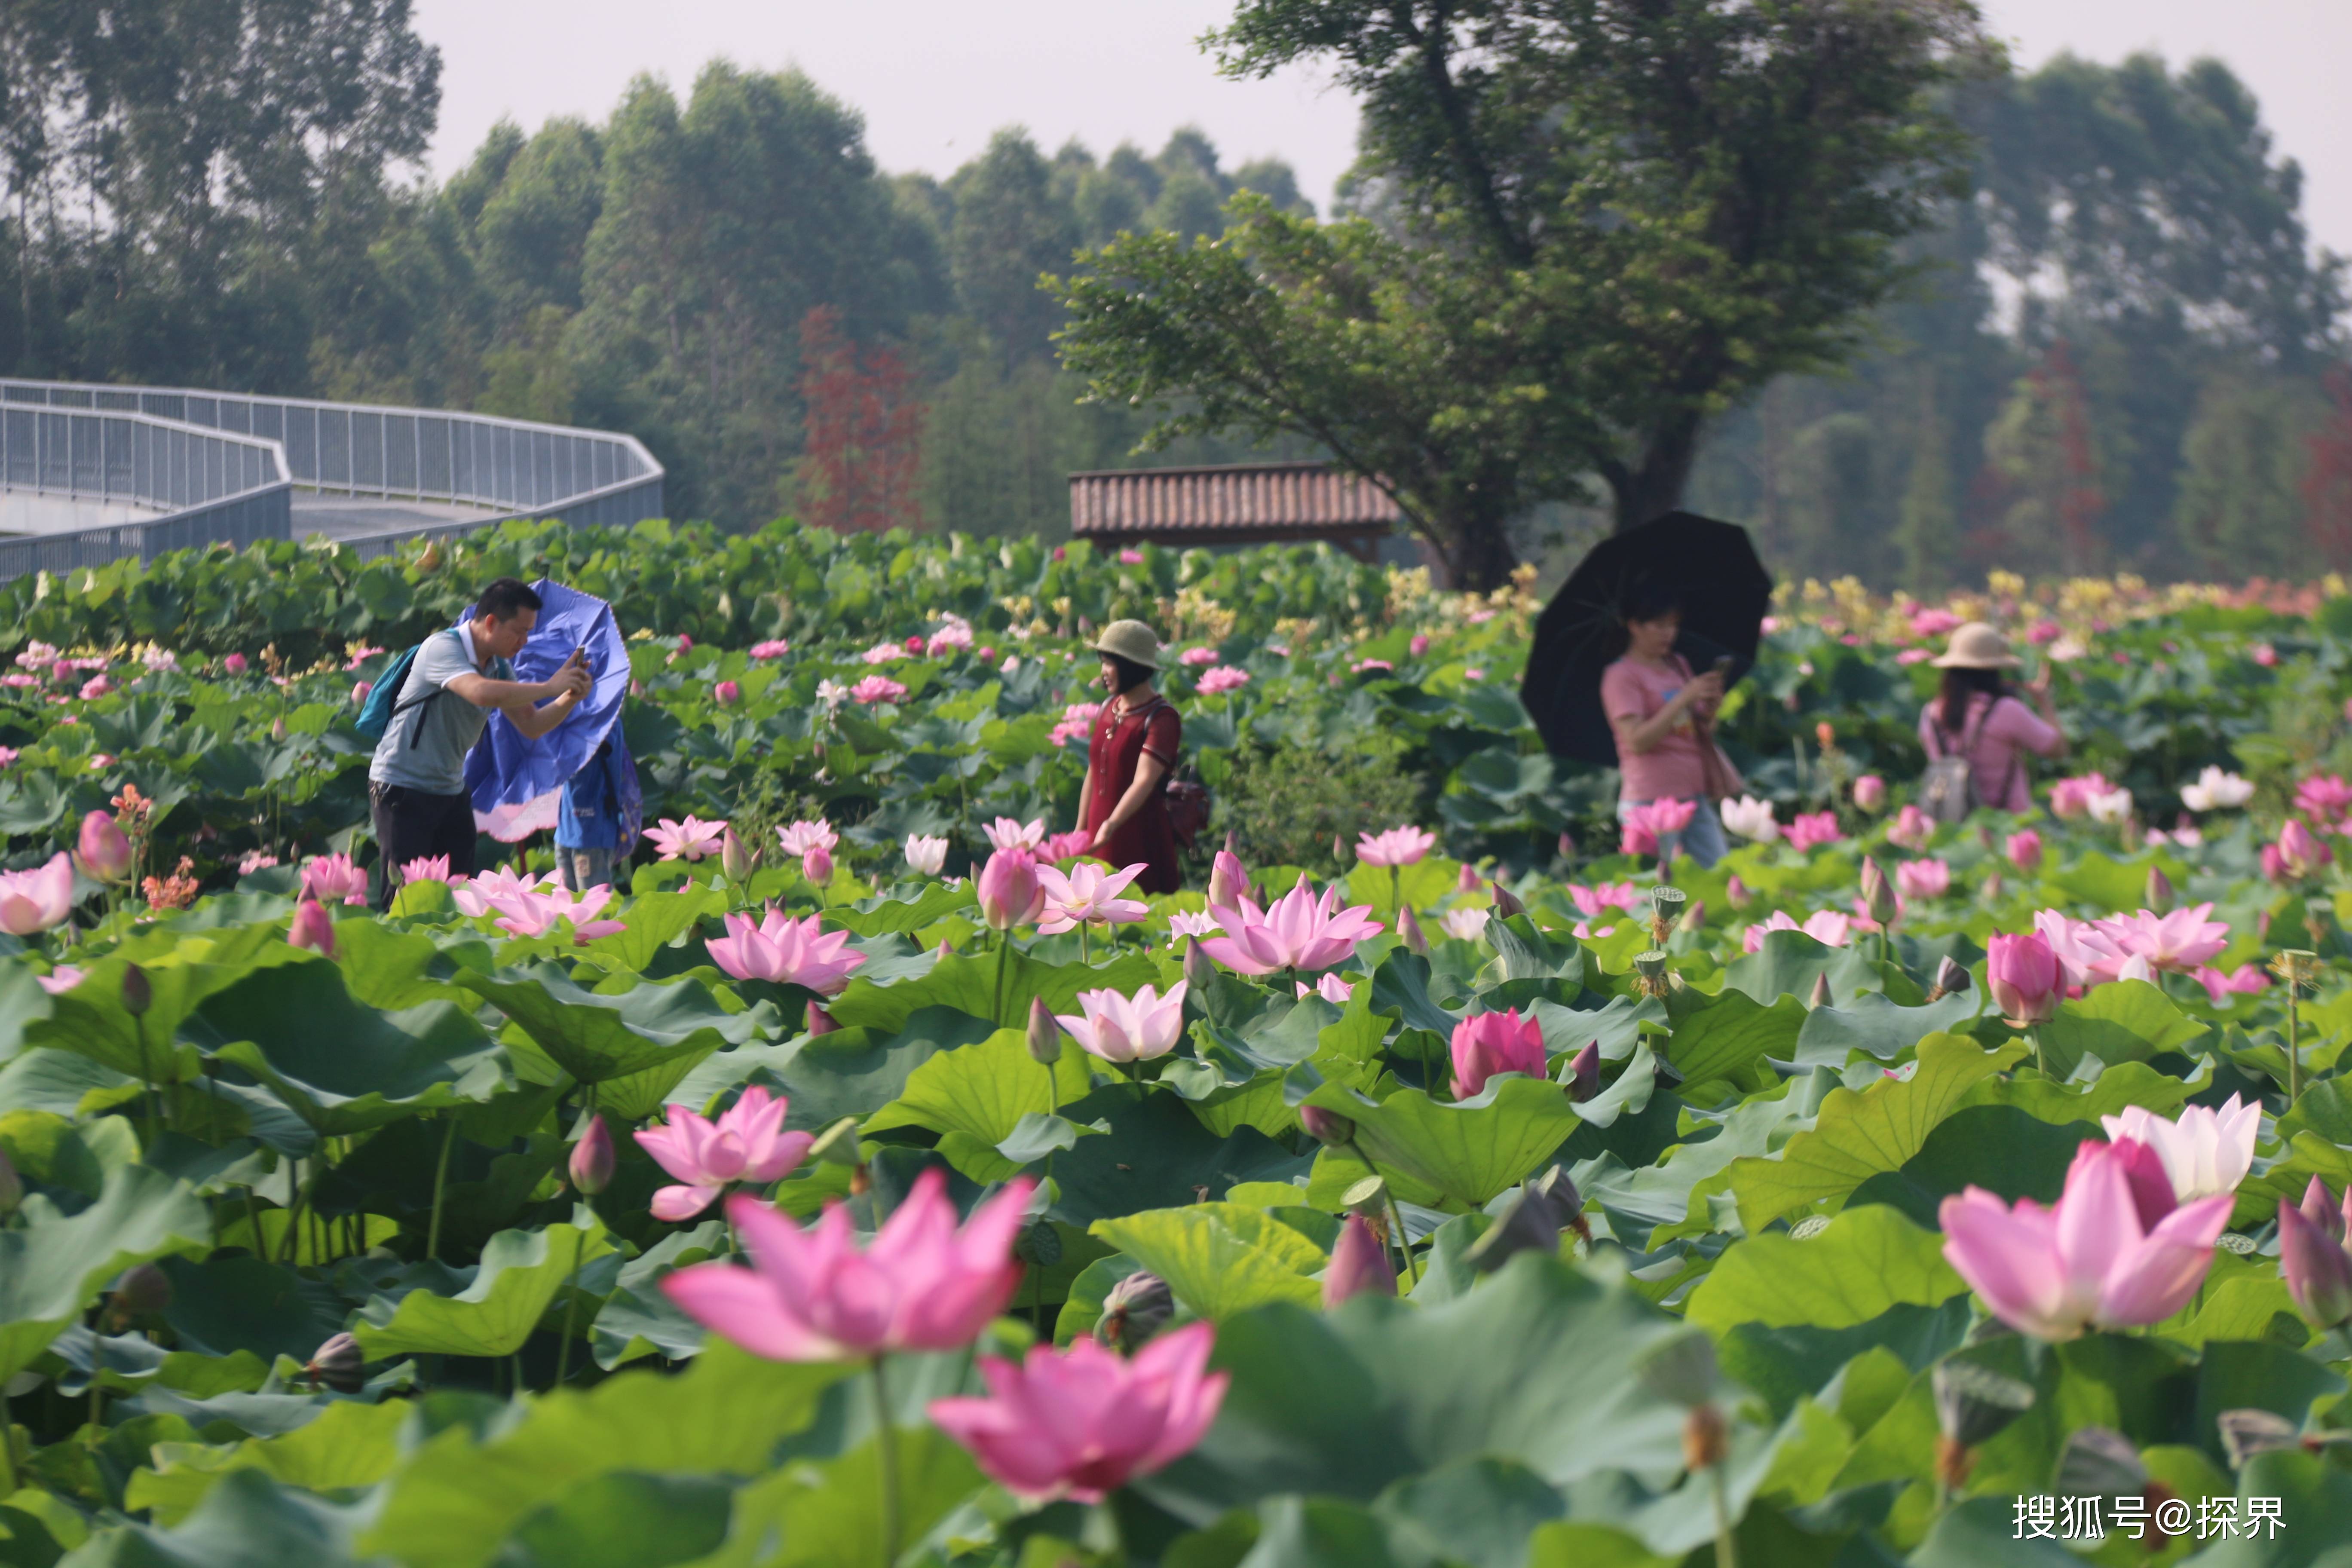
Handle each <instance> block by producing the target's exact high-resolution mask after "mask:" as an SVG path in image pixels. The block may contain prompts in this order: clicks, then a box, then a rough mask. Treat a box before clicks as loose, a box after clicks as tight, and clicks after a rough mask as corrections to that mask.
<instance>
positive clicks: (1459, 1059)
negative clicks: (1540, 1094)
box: [1453, 1007, 1545, 1100]
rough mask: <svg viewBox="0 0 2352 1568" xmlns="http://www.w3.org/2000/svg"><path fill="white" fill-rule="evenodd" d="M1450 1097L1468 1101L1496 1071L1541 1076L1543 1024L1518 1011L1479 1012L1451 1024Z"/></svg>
mask: <svg viewBox="0 0 2352 1568" xmlns="http://www.w3.org/2000/svg"><path fill="white" fill-rule="evenodd" d="M1453 1052H1454V1099H1456V1100H1468V1099H1469V1098H1471V1097H1472V1096H1473V1095H1475V1094H1477V1093H1478V1092H1480V1091H1481V1090H1483V1089H1485V1088H1486V1080H1487V1079H1491V1078H1493V1077H1495V1075H1496V1074H1497V1073H1507V1072H1517V1073H1525V1074H1527V1075H1528V1077H1529V1078H1541V1077H1543V1076H1544V1066H1545V1064H1544V1037H1543V1026H1541V1025H1539V1024H1538V1023H1537V1022H1536V1018H1535V1015H1534V1014H1533V1013H1530V1014H1528V1016H1526V1017H1525V1018H1522V1017H1520V1016H1519V1010H1518V1009H1517V1007H1514V1008H1512V1009H1511V1010H1510V1011H1508V1012H1507V1013H1481V1014H1479V1015H1477V1016H1475V1017H1470V1018H1465V1019H1463V1020H1462V1022H1460V1023H1458V1024H1456V1025H1454V1040H1453Z"/></svg>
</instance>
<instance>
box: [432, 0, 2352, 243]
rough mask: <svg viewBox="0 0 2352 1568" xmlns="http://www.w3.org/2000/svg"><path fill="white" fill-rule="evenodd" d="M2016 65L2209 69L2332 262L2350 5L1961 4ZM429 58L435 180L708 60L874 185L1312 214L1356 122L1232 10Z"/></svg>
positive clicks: (718, 25) (742, 28)
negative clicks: (1261, 77)
mask: <svg viewBox="0 0 2352 1568" xmlns="http://www.w3.org/2000/svg"><path fill="white" fill-rule="evenodd" d="M1980 3H1981V4H1982V5H1983V8H1984V11H1985V14H1986V16H1987V17H1988V18H1989V20H1990V24H1991V26H1992V28H1993V30H1994V31H1995V32H1996V33H1997V34H1999V35H2000V36H2001V37H2005V38H2007V39H2009V40H2010V42H2011V46H2012V47H2013V48H2015V50H2016V51H2017V53H2018V56H2019V58H2020V59H2021V61H2022V62H2024V63H2025V64H2028V65H2034V64H2039V63H2040V62H2041V61H2042V60H2044V59H2046V58H2049V57H2050V56H2051V55H2052V54H2054V53H2056V52H2057V51H2058V50H2060V49H2062V48H2071V49H2073V50H2074V52H2075V53H2077V54H2080V55H2086V56H2089V57H2090V58H2095V59H2099V60H2105V61H2113V60H2116V59H2118V58H2122V57H2123V56H2125V55H2126V54H2129V53H2131V52H2132V51H2134V50H2136V49H2142V48H2153V49H2156V50H2158V52H2160V53H2162V54H2163V55H2164V56H2165V57H2166V58H2168V59H2169V60H2171V61H2172V62H2173V63H2174V64H2176V65H2177V64H2179V62H2180V61H2182V60H2185V59H2188V58H2191V57H2193V56H2196V55H2199V54H2214V55H2219V56H2220V57H2221V58H2223V59H2224V60H2227V61H2228V62H2229V63H2230V65H2231V68H2233V69H2235V70H2236V71H2237V73H2238V74H2239V75H2240V76H2241V77H2242V78H2243V79H2245V80H2246V81H2247V82H2248V83H2249V84H2250V85H2251V86H2252V88H2253V89H2254V91H2255V93H2256V94H2257V95H2258V96H2259V97H2260V99H2261V100H2262V105H2263V118H2264V120H2265V121H2266V122H2267V123H2268V124H2269V125H2270V127H2271V128H2272V130H2273V133H2274V135H2275V138H2276V145H2277V146H2278V148H2279V149H2280V150H2282V151H2284V153H2288V154H2290V155H2292V156H2294V158H2296V159H2298V160H2300V161H2301V163H2302V164H2303V167H2304V173H2305V180H2306V184H2305V203H2304V206H2305V215H2306V217H2307V219H2308V221H2309V223H2310V225H2311V228H2312V232H2313V234H2314V236H2315V238H2316V239H2317V240H2318V241H2319V243H2321V244H2324V245H2326V246H2329V247H2332V248H2334V249H2336V250H2339V251H2345V252H2347V253H2352V151H2347V140H2352V138H2347V131H2352V110H2347V108H2346V102H2347V95H2346V94H2345V93H2344V92H2343V91H2342V89H2341V87H2340V83H2341V81H2342V78H2340V77H2338V76H2336V72H2339V71H2343V70H2345V69H2347V62H2352V0H1980ZM415 5H416V16H417V26H418V28H419V30H420V31H421V32H423V34H424V35H425V37H426V38H427V39H429V40H431V41H432V42H433V43H435V44H437V45H439V46H440V47H441V51H442V59H443V76H442V103H441V132H440V137H439V140H438V142H436V145H435V148H434V153H433V167H434V171H435V173H436V174H448V173H449V172H450V171H451V170H452V169H454V168H456V167H457V166H458V165H460V164H462V163H464V162H465V161H466V159H467V157H468V156H469V155H470V154H471V153H472V151H473V149H474V148H475V147H476V146H477V145H478V143H479V142H481V139H482V136H483V133H484V132H487V131H488V129H489V128H490V126H491V125H492V124H493V123H494V122H495V121H497V120H498V119H499V117H500V116H501V115H511V116H513V117H514V118H515V119H516V120H518V121H521V122H522V123H523V124H524V125H525V126H526V127H535V126H537V125H538V124H539V122H540V121H542V120H544V119H546V118H547V117H549V116H551V115H556V114H576V115H582V116H584V117H586V118H589V119H592V120H598V119H602V118H603V117H604V115H605V114H606V113H607V112H609V111H610V110H611V109H612V107H613V105H614V102H615V101H616V100H618V99H619V97H620V94H621V90H622V89H623V88H624V87H625V85H626V84H627V82H628V80H629V79H630V78H631V77H633V76H635V74H636V73H637V72H639V71H652V72H655V73H656V74H658V75H662V76H666V77H667V78H668V79H670V81H671V83H672V84H673V85H674V86H676V87H677V89H679V91H680V93H681V95H683V93H684V91H685V89H687V88H688V87H689V86H690V85H691V84H692V82H693V79H694V75H695V72H696V71H697V70H698V69H699V68H700V67H701V66H702V65H703V63H704V62H705V61H707V60H709V58H711V57H712V56H714V55H720V54H723V55H727V56H729V57H730V58H733V59H735V60H736V61H738V62H739V63H740V64H742V65H745V66H751V67H759V68H775V67H780V66H782V65H786V64H797V65H798V66H800V67H801V68H802V69H803V70H805V71H807V72H808V73H809V74H810V75H811V76H812V77H814V78H815V79H816V80H817V81H818V82H819V83H821V84H822V85H823V86H824V88H825V89H828V90H829V91H831V92H833V93H835V94H836V95H837V96H839V97H841V98H842V99H844V100H846V101H848V102H849V103H851V104H853V105H855V106H856V108H858V109H859V110H863V111H864V113H865V115H866V138H867V142H868V144H869V145H870V146H871V147H872V148H873V150H874V153H875V155H876V156H877V158H878V159H880V161H881V163H882V164H883V166H884V167H885V168H887V169H891V170H894V171H895V170H904V169H922V170H928V171H929V172H931V173H933V174H947V173H949V172H950V170H952V169H954V168H955V167H956V165H957V164H959V163H962V162H963V161H964V160H965V159H966V158H968V157H970V156H971V154H972V153H973V152H975V151H976V150H977V149H978V148H980V147H981V146H982V144H984V143H985V142H986V141H987V140H988V135H989V132H992V131H993V130H994V129H995V128H997V127H998V126H1001V125H1007V124H1015V123H1017V124H1022V125H1025V126H1027V127H1028V128H1029V130H1030V132H1031V133H1032V134H1033V135H1034V136H1035V137H1036V138H1037V140H1038V141H1039V142H1041V143H1042V144H1044V145H1045V148H1046V149H1047V150H1048V151H1051V150H1052V149H1053V148H1054V147H1055V146H1058V145H1059V144H1060V143H1061V142H1063V141H1064V140H1065V139H1066V138H1068V137H1070V136H1073V135H1075V136H1076V137H1078V138H1079V139H1080V140H1081V141H1083V142H1087V144H1088V145H1089V146H1091V147H1093V148H1094V150H1095V152H1096V153H1097V154H1100V153H1106V152H1108V150H1109V149H1110V148H1111V147H1113V146H1114V145H1116V144H1117V143H1118V142H1120V141H1122V140H1128V141H1133V142H1138V143H1139V144H1140V145H1142V146H1143V147H1145V148H1146V149H1147V150H1150V149H1156V148H1157V147H1158V146H1159V145H1160V142H1162V141H1163V140H1165V139H1166V137H1167V134H1168V132H1170V131H1171V129H1173V128H1174V127H1176V126H1178V125H1181V124H1184V123H1186V122H1188V121H1189V122H1192V123H1196V124H1198V125H1200V126H1202V128H1203V129H1204V130H1206V131H1207V132H1208V133H1209V136H1210V138H1211V139H1212V140H1213V141H1214V142H1216V144H1217V146H1218V149H1219V150H1220V152H1221V153H1223V155H1224V159H1225V162H1226V163H1227V165H1228V166H1231V165H1232V164H1234V163H1242V162H1244V161H1245V160H1247V159H1249V158H1253V157H1259V156H1265V155H1275V156H1279V157H1283V158H1286V159H1288V160H1289V161H1290V163H1291V164H1292V165H1293V166H1294V167H1295V168H1297V171H1298V174H1299V184H1300V186H1301V188H1302V189H1303V190H1304V191H1305V192H1306V193H1307V195H1309V196H1311V197H1312V198H1314V200H1315V202H1316V203H1317V205H1318V206H1321V205H1325V204H1326V203H1328V199H1329V196H1330V193H1331V187H1332V184H1333V182H1334V181H1336V180H1337V179H1338V178H1339V174H1340V172H1341V171H1342V170H1343V169H1344V168H1346V166H1347V164H1348V163H1349V158H1350V157H1351V156H1352V155H1353V151H1354V139H1355V113H1354V110H1353V107H1352V105H1351V104H1350V102H1349V100H1348V99H1347V97H1346V96H1345V95H1344V94H1341V93H1339V92H1338V91H1335V90H1331V89H1327V88H1325V87H1324V86H1323V85H1322V84H1321V82H1320V81H1318V79H1315V78H1313V77H1311V76H1307V75H1304V74H1300V75H1286V76H1283V77H1278V78H1276V79H1273V80H1270V81H1264V82H1233V81H1228V80H1225V79H1223V78H1221V77H1220V76H1218V75H1217V73H1216V71H1215V69H1214V68H1213V66H1212V65H1211V63H1210V62H1209V60H1208V58H1206V57H1204V56H1203V55H1202V54H1201V52H1200V51H1199V50H1198V49H1197V48H1196V47H1194V44H1193V40H1194V39H1195V38H1197V37H1199V36H1200V34H1201V33H1202V31H1203V30H1204V29H1206V28H1208V27H1211V26H1215V25H1217V24H1218V23H1220V22H1222V21H1223V20H1225V19H1226V18H1227V17H1229V16H1231V15H1232V13H1233V6H1232V4H1231V0H1083V3H1081V0H994V3H993V4H987V3H982V4H977V5H975V4H973V3H971V0H848V3H846V4H845V3H843V0H829V3H827V4H808V3H806V0H673V3H672V4H670V5H666V6H659V7H648V6H647V5H646V4H645V0H415Z"/></svg>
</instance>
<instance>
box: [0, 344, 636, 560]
mask: <svg viewBox="0 0 2352 1568" xmlns="http://www.w3.org/2000/svg"><path fill="white" fill-rule="evenodd" d="M27 408H30V409H38V410H44V411H65V410H80V411H85V412H87V413H99V412H105V413H110V414H117V415H121V416H132V417H137V418H142V419H144V420H148V421H152V422H159V423H165V424H173V425H176V426H181V427H196V428H197V429H199V430H201V431H209V432H216V433H218V435H219V437H221V438H224V439H226V438H228V437H243V438H246V439H247V440H252V441H257V442H260V443H266V444H268V445H269V446H271V447H274V448H275V449H276V450H277V451H278V455H279V460H280V462H281V463H282V465H283V468H284V472H285V473H286V475H287V476H288V477H289V479H291V481H292V482H293V484H295V485H298V486H301V487H303V488H305V489H312V490H318V491H321V492H326V493H332V494H339V495H350V496H373V497H383V498H385V499H388V500H417V501H420V502H424V501H441V502H447V503H450V504H453V505H461V506H478V507H481V508H484V509H485V514H484V515H483V516H481V517H478V518H467V519H463V520H457V521H447V522H439V523H433V524H428V525H425V526H422V527H418V528H414V529H407V530H403V531H399V532H395V533H383V534H374V535H370V536H367V537H364V538H362V539H355V540H351V541H348V543H349V544H350V545H351V546H352V548H353V549H355V550H357V551H358V552H359V553H361V554H362V555H363V556H373V555H382V554H384V553H387V552H390V551H393V550H394V549H397V548H399V547H400V545H402V544H403V543H405V542H409V541H412V540H415V539H419V538H424V537H427V536H431V535H442V534H453V533H463V532H466V531H469V530H472V529H476V528H485V527H489V526H491V525H493V524H496V523H499V522H504V521H508V520H509V519H512V518H519V517H530V518H551V519H558V520H561V521H565V522H570V523H573V524H592V523H629V522H635V521H639V520H641V519H644V518H648V517H659V516H661V515H662V511H663V504H662V481H663V478H664V474H663V469H662V466H661V465H660V464H659V463H658V462H656V461H655V460H654V458H653V454H651V453H650V452H648V451H646V448H645V447H644V445H643V444H642V443H640V442H639V441H638V440H637V439H636V437H634V436H626V435H617V434H614V433H611V432H607V431H601V430H574V429H570V428H567V427H565V426H559V425H539V424H533V423H530V421H527V420H520V419H502V418H499V417H497V416H492V415H487V414H465V413H457V412H453V411H450V410H446V409H429V408H393V407H383V406H377V405H364V404H349V403H323V402H319V401H315V400H312V399H308V398H293V397H255V396H248V395H245V394H242V393H223V392H204V391H194V390H190V389H187V388H184V387H152V386H110V385H95V384H77V383H70V382H41V381H8V380H0V416H7V415H14V414H16V413H17V412H18V411H20V410H23V409H27ZM8 483H9V484H10V485H11V487H12V488H43V489H47V488H48V487H46V486H41V487H35V486H18V485H17V484H16V480H15V478H14V476H13V472H12V473H11V474H10V476H9V478H8ZM148 526H150V527H152V526H154V525H152V524H150V525H148ZM92 532H95V531H92ZM51 537H53V538H62V537H65V536H62V535H55V536H51ZM278 537H286V536H285V535H279V536H278ZM192 542H195V543H204V542H209V541H208V540H205V539H197V540H194V541H192ZM167 548H172V547H167ZM0 574H5V566H0Z"/></svg>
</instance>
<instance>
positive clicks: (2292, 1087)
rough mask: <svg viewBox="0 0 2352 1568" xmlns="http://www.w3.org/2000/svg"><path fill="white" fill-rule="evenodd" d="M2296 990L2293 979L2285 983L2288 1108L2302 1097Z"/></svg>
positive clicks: (2301, 1068) (2301, 1056) (2300, 1019)
mask: <svg viewBox="0 0 2352 1568" xmlns="http://www.w3.org/2000/svg"><path fill="white" fill-rule="evenodd" d="M2298 990H2300V987H2298V986H2297V985H2296V984H2295V983H2294V981H2292V980H2290V981H2288V982H2287V983H2286V1102H2287V1105H2288V1107H2289V1108H2290V1109H2292V1108H2293V1106H2294V1102H2295V1101H2296V1100H2300V1099H2301V1098H2302V1097H2303V1043H2302V1038H2301V1028H2300V1026H2301V1023H2302V1017H2301V1014H2300V1012H2299V1010H2298V1009H2297V1008H2296V1006H2295V1000H2296V993H2297V991H2298Z"/></svg>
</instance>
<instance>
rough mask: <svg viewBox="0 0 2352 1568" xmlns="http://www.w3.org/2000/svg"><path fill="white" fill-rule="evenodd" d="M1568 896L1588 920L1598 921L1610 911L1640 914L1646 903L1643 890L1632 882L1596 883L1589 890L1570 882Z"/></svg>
mask: <svg viewBox="0 0 2352 1568" xmlns="http://www.w3.org/2000/svg"><path fill="white" fill-rule="evenodd" d="M1568 896H1569V898H1570V899H1571V900H1574V902H1575V904H1576V908H1577V910H1578V912H1579V913H1580V914H1582V915H1583V916H1585V918H1586V919H1588V920H1598V919H1600V918H1601V915H1602V914H1604V913H1605V912H1607V911H1608V910H1626V911H1627V912H1629V913H1634V914H1638V913H1640V912H1641V909H1642V905H1643V902H1644V900H1643V895H1642V889H1639V888H1637V887H1635V886H1634V885H1633V883H1631V882H1595V883H1593V884H1592V886H1591V887H1589V888H1587V887H1584V886H1582V885H1581V884H1579V883H1576V882H1570V884H1569V885H1568Z"/></svg>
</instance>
